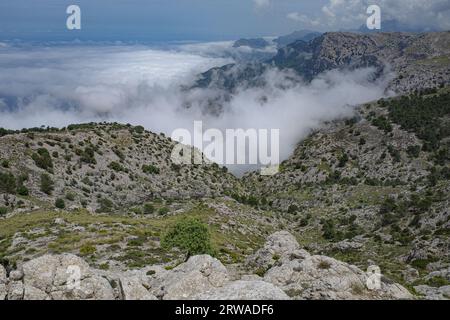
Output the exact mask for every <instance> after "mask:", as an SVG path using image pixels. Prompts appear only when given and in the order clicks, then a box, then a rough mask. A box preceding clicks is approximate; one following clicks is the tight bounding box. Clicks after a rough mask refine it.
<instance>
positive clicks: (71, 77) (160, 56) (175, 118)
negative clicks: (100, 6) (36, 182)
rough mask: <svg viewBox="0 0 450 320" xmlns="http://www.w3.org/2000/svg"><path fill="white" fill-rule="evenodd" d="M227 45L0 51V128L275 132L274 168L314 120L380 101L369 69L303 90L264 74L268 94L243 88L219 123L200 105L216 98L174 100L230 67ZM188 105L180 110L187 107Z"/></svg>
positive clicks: (195, 94) (286, 77) (279, 75)
mask: <svg viewBox="0 0 450 320" xmlns="http://www.w3.org/2000/svg"><path fill="white" fill-rule="evenodd" d="M229 50H231V44H227V43H220V44H217V43H216V44H199V45H197V44H190V45H179V46H176V47H172V48H165V49H158V48H151V47H146V46H123V45H122V46H112V45H95V46H88V45H77V46H55V47H43V46H33V47H26V48H24V47H21V46H10V45H5V46H3V47H2V48H1V51H0V127H4V128H9V129H21V128H25V127H36V126H41V125H45V126H56V127H63V126H66V125H68V124H70V123H80V122H90V121H117V122H121V123H131V124H135V125H143V126H145V127H146V128H147V129H148V130H151V131H153V132H164V133H166V134H168V135H170V134H171V132H172V131H173V130H174V129H176V128H186V129H188V130H192V129H193V122H194V121H195V120H202V121H203V122H204V126H205V127H209V128H218V129H221V130H224V129H226V128H230V129H233V128H243V129H248V128H256V129H259V128H262V129H272V128H273V129H280V136H281V146H280V149H281V150H280V153H281V157H282V158H283V159H285V158H287V157H288V156H289V154H290V152H292V149H293V147H294V146H295V144H296V143H298V142H299V140H300V139H301V138H304V137H305V136H306V135H307V134H308V133H309V132H310V130H312V129H314V128H317V127H318V126H320V125H321V123H322V122H323V121H329V120H333V119H336V118H339V117H342V116H349V115H351V114H352V110H353V107H354V106H355V105H357V104H361V103H364V102H368V101H371V100H374V99H378V98H380V97H382V96H383V95H384V94H385V88H386V79H380V80H379V81H378V82H376V83H373V82H372V81H371V74H372V72H373V70H371V69H360V70H356V71H347V72H342V71H341V72H337V71H331V72H328V73H326V74H322V75H320V76H319V77H317V78H316V79H314V80H313V81H312V82H311V83H303V82H302V81H301V79H298V81H294V82H293V81H292V77H291V75H290V74H286V73H284V72H281V71H278V70H275V69H273V70H269V71H268V72H266V73H265V74H264V77H266V78H267V80H268V81H266V83H268V86H267V87H265V88H254V89H242V90H238V92H237V93H236V94H235V95H233V96H232V97H231V99H230V100H227V101H221V103H222V104H223V112H222V113H221V114H220V115H212V114H205V112H204V108H203V107H204V105H203V102H204V100H205V99H208V98H211V97H215V96H216V95H217V92H215V91H214V90H208V89H196V90H192V91H189V92H187V91H183V90H182V89H181V86H182V85H184V84H189V83H192V81H193V80H194V79H195V76H196V75H197V74H199V73H200V72H204V71H206V70H208V69H209V68H211V67H214V66H221V65H224V64H227V63H230V62H233V58H232V57H231V55H230V54H227V53H226V51H229ZM187 101H189V102H190V104H191V107H190V108H188V109H187V108H185V106H186V102H187Z"/></svg>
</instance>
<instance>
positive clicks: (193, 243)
mask: <svg viewBox="0 0 450 320" xmlns="http://www.w3.org/2000/svg"><path fill="white" fill-rule="evenodd" d="M161 245H162V246H163V247H165V248H175V247H176V248H178V249H180V250H183V251H185V252H186V253H187V254H188V256H192V255H199V254H211V255H212V254H213V248H212V245H211V236H210V233H209V230H208V226H207V225H206V224H204V223H202V222H201V221H200V220H198V219H193V218H186V219H183V220H181V221H179V222H177V223H176V224H175V225H174V226H173V227H172V228H171V229H170V230H169V231H168V232H167V233H166V234H165V235H164V236H163V238H162V241H161Z"/></svg>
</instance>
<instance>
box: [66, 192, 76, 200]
mask: <svg viewBox="0 0 450 320" xmlns="http://www.w3.org/2000/svg"><path fill="white" fill-rule="evenodd" d="M66 199H67V200H69V201H75V194H74V193H72V192H68V193H66Z"/></svg>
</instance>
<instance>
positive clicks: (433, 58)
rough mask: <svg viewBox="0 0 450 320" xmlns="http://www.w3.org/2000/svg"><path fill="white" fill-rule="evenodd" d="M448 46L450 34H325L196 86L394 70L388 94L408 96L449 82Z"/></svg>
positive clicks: (213, 73)
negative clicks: (268, 74) (269, 74)
mask: <svg viewBox="0 0 450 320" xmlns="http://www.w3.org/2000/svg"><path fill="white" fill-rule="evenodd" d="M449 43H450V32H436V33H424V34H414V33H375V34H357V33H343V32H333V33H325V34H323V35H322V36H320V37H317V38H315V39H313V40H311V41H310V42H304V41H297V42H294V43H292V44H289V45H288V46H286V47H284V48H281V49H279V50H278V53H277V55H276V56H275V57H274V58H272V59H270V60H268V61H267V62H266V63H263V64H249V65H246V66H240V65H227V66H224V67H221V68H214V69H212V70H210V71H207V72H206V73H203V74H202V75H200V76H199V79H198V82H197V86H198V87H204V88H205V87H210V88H218V89H225V90H231V91H234V90H236V89H237V88H242V87H246V86H247V87H251V86H255V85H261V83H262V84H263V83H264V79H263V77H262V75H263V74H264V72H265V71H267V69H269V68H271V67H273V66H275V67H277V68H278V69H280V70H286V69H292V70H295V71H296V73H297V74H298V75H300V76H301V77H303V78H304V79H306V80H312V79H313V78H314V77H315V76H317V75H318V74H320V73H322V72H325V71H328V70H333V69H356V68H363V67H374V68H375V69H376V70H377V71H378V75H381V74H382V73H383V72H389V71H393V72H394V73H395V77H394V79H393V80H392V81H391V82H390V84H389V87H388V89H391V90H393V91H395V92H397V93H405V92H409V91H411V90H415V89H422V88H433V87H435V86H436V85H439V84H441V83H449V82H450V60H449V59H450V58H449V56H450V46H449Z"/></svg>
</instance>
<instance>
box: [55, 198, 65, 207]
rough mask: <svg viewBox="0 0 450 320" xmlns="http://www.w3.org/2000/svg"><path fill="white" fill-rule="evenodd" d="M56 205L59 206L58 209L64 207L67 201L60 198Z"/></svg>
mask: <svg viewBox="0 0 450 320" xmlns="http://www.w3.org/2000/svg"><path fill="white" fill-rule="evenodd" d="M55 207H56V208H58V209H64V208H65V207H66V203H65V202H64V200H63V199H61V198H58V199H56V201H55Z"/></svg>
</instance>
